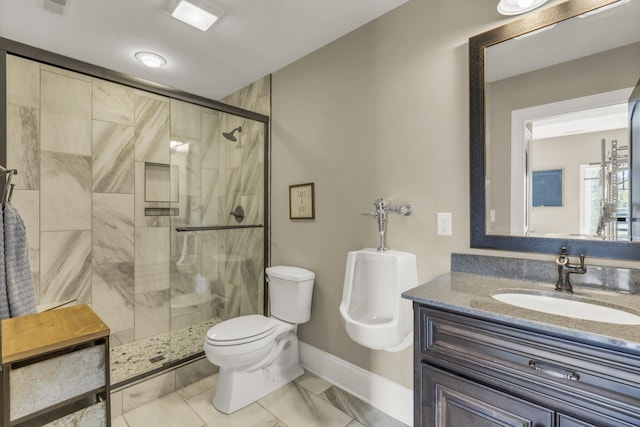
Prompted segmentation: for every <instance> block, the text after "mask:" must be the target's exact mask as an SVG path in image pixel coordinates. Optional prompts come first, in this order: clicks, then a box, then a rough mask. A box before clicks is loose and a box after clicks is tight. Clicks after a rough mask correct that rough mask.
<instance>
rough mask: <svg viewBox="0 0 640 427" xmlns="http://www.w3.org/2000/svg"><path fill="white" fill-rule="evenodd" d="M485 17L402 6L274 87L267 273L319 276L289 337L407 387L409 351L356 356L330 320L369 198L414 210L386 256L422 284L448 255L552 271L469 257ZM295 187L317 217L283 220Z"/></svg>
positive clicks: (367, 240) (470, 6) (371, 240)
mask: <svg viewBox="0 0 640 427" xmlns="http://www.w3.org/2000/svg"><path fill="white" fill-rule="evenodd" d="M553 3H554V2H550V3H549V4H553ZM555 3H557V2H555ZM496 5H497V0H479V1H466V0H450V1H439V2H434V1H427V0H412V1H410V2H408V3H406V4H405V5H403V6H401V7H399V8H398V9H396V10H394V11H391V12H390V13H388V14H386V15H384V16H383V17H381V18H379V19H378V20H376V21H374V22H372V23H370V24H368V25H366V26H364V27H362V28H360V29H358V30H356V31H354V32H352V33H350V34H348V35H347V36H345V37H343V38H341V39H339V40H337V41H335V42H334V43H332V44H330V45H328V46H326V47H324V48H322V49H319V50H318V51H316V52H314V53H312V54H310V55H308V56H307V57H305V58H302V59H300V60H299V61H297V62H295V63H293V64H290V65H289V66H287V67H285V68H283V69H281V70H279V71H278V72H276V73H274V74H273V76H272V153H273V163H272V184H271V189H272V200H271V213H272V224H273V228H272V247H271V249H272V264H280V263H284V264H292V265H298V266H302V267H306V268H309V269H311V270H313V271H315V272H316V274H317V279H316V287H315V289H314V295H313V296H314V300H313V305H312V315H311V320H310V321H309V322H308V323H306V324H304V325H301V326H300V327H299V336H300V338H301V340H302V341H304V342H307V343H309V344H311V345H313V346H315V347H318V348H320V349H322V350H324V351H327V352H329V353H331V354H334V355H336V356H337V357H340V358H342V359H345V360H347V361H349V362H352V363H354V364H356V365H358V366H360V367H362V368H364V369H367V370H370V371H373V372H375V373H377V374H379V375H382V376H384V377H386V378H389V379H391V380H393V381H395V382H397V383H399V384H402V385H404V386H406V387H412V384H413V379H412V364H413V355H412V352H411V349H407V350H404V351H402V352H400V353H388V352H384V351H373V350H369V349H366V348H364V347H361V346H359V345H358V344H356V343H354V342H353V341H351V340H350V339H349V337H348V336H347V334H346V332H345V331H344V328H343V326H342V324H341V320H340V315H339V312H338V306H339V304H340V300H341V296H342V282H343V277H344V270H345V263H346V256H347V252H348V251H350V250H355V249H359V248H363V247H374V246H376V244H377V239H376V226H375V223H374V222H373V220H372V219H371V218H368V217H363V216H360V213H361V212H368V211H370V210H371V209H372V205H371V204H372V202H373V201H374V199H376V198H378V197H387V198H391V199H393V200H394V201H396V202H411V203H412V204H413V206H414V214H413V215H412V216H409V217H399V216H392V217H391V219H390V223H389V227H388V233H389V235H388V244H389V246H390V247H391V248H393V249H397V250H403V251H409V252H414V253H416V254H417V257H418V269H419V279H420V281H421V282H424V281H427V280H429V279H431V278H432V277H434V276H435V275H438V274H441V273H444V272H446V271H448V270H449V261H450V254H451V252H454V251H455V252H467V253H469V252H472V253H484V254H493V255H505V256H517V257H530V258H541V259H551V256H540V255H528V254H520V253H518V254H513V253H508V252H495V251H480V250H471V249H470V248H469V173H468V168H469V166H468V165H469V154H468V153H469V125H468V123H469V113H468V111H469V102H468V96H469V91H468V71H467V70H468V43H467V42H468V38H469V37H470V36H473V35H476V34H478V33H481V32H483V31H486V30H489V29H491V28H493V27H495V26H498V25H500V24H503V23H505V22H507V21H508V20H509V19H510V18H505V17H501V16H500V15H498V13H497V12H496ZM304 182H315V185H316V219H315V221H291V220H289V216H288V188H289V185H292V184H299V183H304ZM437 212H452V213H453V236H451V237H443V236H437V235H436V213H437ZM589 261H591V262H593V261H592V260H589ZM609 264H614V263H609ZM617 264H624V263H622V262H617Z"/></svg>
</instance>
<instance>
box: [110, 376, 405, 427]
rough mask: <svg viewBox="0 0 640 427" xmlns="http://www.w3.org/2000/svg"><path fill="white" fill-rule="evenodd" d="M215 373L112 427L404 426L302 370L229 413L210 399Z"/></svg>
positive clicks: (115, 421)
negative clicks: (276, 387) (294, 379)
mask: <svg viewBox="0 0 640 427" xmlns="http://www.w3.org/2000/svg"><path fill="white" fill-rule="evenodd" d="M217 381H218V375H217V374H216V375H212V376H211V377H207V378H205V379H203V380H201V381H199V382H196V383H194V384H191V385H189V386H187V387H184V388H182V389H180V390H178V391H176V392H174V393H171V394H168V395H166V396H163V397H161V398H159V399H157V400H154V401H152V402H150V403H147V404H146V405H143V406H140V407H138V408H135V409H133V410H131V411H128V412H125V413H124V414H123V415H121V416H119V417H116V418H113V420H112V421H113V422H112V426H113V427H147V426H154V427H165V426H166V427H174V426H175V427H178V426H179V427H191V426H193V427H213V426H215V427H227V426H228V427H406V425H405V424H403V423H402V422H400V421H398V420H396V419H395V418H393V417H390V416H389V415H387V414H385V413H383V412H382V411H380V410H378V409H376V408H374V407H373V406H371V405H369V404H367V403H365V402H363V401H361V400H359V399H358V398H356V397H354V396H351V395H349V394H348V393H346V392H345V391H343V390H341V389H339V388H338V387H336V386H334V385H332V384H330V383H328V382H326V381H325V380H323V379H321V378H318V377H317V376H315V375H313V374H311V373H308V372H307V373H305V374H304V375H303V376H302V377H300V378H298V379H297V380H296V381H294V382H292V383H289V384H287V385H285V386H284V387H281V388H280V389H278V390H276V391H274V392H272V393H271V394H269V395H267V396H265V397H264V398H262V399H260V400H258V401H257V402H255V403H253V404H251V405H249V406H247V407H246V408H243V409H241V410H239V411H237V412H234V413H233V414H230V415H225V414H223V413H221V412H219V411H217V410H216V409H215V408H214V407H213V405H212V404H211V400H212V399H213V395H214V393H215V390H216V385H217Z"/></svg>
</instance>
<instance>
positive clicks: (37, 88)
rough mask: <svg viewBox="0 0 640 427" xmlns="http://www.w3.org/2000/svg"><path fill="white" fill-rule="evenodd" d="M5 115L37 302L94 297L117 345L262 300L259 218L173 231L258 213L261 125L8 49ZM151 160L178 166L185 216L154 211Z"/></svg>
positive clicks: (257, 306)
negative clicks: (230, 133)
mask: <svg viewBox="0 0 640 427" xmlns="http://www.w3.org/2000/svg"><path fill="white" fill-rule="evenodd" d="M259 86H260V88H259V89H258V91H257V92H255V90H252V91H250V92H248V93H247V94H249V95H252V96H249V98H254V99H253V101H254V102H255V104H256V106H257V105H258V104H259V103H260V102H263V103H264V98H260V96H259V94H260V93H262V89H261V88H262V87H263V86H264V85H263V84H262V83H261V84H260V85H259ZM260 100H261V101H260ZM7 124H8V126H7V164H8V166H9V167H11V168H15V169H18V175H17V176H16V177H15V178H14V182H15V183H16V189H15V191H14V195H13V204H14V206H16V208H17V209H18V210H19V212H20V213H21V215H22V216H23V218H24V220H25V224H26V226H27V237H28V240H29V250H30V257H31V267H32V271H33V276H34V286H35V288H36V295H37V299H38V303H39V304H45V303H51V302H58V301H67V300H71V299H77V300H78V302H79V303H86V304H90V305H92V307H93V309H94V310H95V311H96V312H97V313H98V314H99V315H100V317H101V318H102V319H103V320H104V321H105V322H106V323H107V324H108V325H109V327H110V328H111V331H112V345H118V344H120V343H127V342H131V341H134V340H137V339H140V338H145V337H149V336H153V335H157V334H160V333H164V332H167V331H169V330H172V329H179V328H182V327H186V326H189V325H192V324H194V323H199V322H203V321H206V320H209V319H211V318H214V317H221V318H226V317H232V316H235V315H238V314H245V313H250V312H259V311H260V310H261V307H262V298H263V296H262V286H261V284H262V283H263V281H262V280H263V269H264V260H263V257H262V252H263V237H262V231H261V230H260V229H255V230H249V231H245V230H243V231H240V232H235V233H234V232H206V233H177V232H175V227H176V226H179V225H209V224H231V223H232V221H234V219H233V217H232V216H230V215H229V212H231V210H233V208H234V207H235V205H237V204H242V205H243V206H244V207H245V210H246V215H247V218H246V219H245V223H246V224H256V223H262V220H261V218H262V217H263V202H262V200H263V197H264V194H263V193H264V191H263V187H264V176H263V175H264V174H263V173H262V172H261V171H262V170H263V169H264V149H263V144H262V139H263V135H264V128H263V126H262V124H261V123H257V122H253V121H251V120H246V119H242V118H239V117H235V116H232V115H227V114H223V113H219V112H217V111H214V110H210V109H205V108H201V107H198V106H195V105H192V104H188V103H185V102H181V101H177V100H173V99H169V98H165V97H161V96H157V95H154V94H151V93H147V92H144V91H139V90H135V89H132V88H129V87H125V86H122V85H118V84H114V83H110V82H107V81H103V80H99V79H95V78H91V77H88V76H85V75H82V74H78V73H73V72H69V71H65V70H62V69H58V68H55V67H51V66H47V65H43V64H40V63H37V62H34V61H30V60H26V59H22V58H18V57H13V56H11V55H8V56H7ZM236 126H242V127H243V132H242V135H241V138H240V141H239V143H231V142H229V141H226V140H224V139H223V138H222V135H221V133H222V131H225V130H231V129H233V128H234V127H236ZM170 141H177V142H181V143H183V145H180V146H178V147H174V148H171V145H176V144H175V143H173V144H170ZM145 162H153V163H162V164H169V163H171V164H172V165H178V171H179V200H178V202H177V206H178V207H179V208H180V210H179V216H177V217H171V219H170V217H166V216H161V217H158V216H156V217H151V216H145V211H144V208H145V206H147V207H148V206H150V205H151V206H152V204H149V203H146V204H145V200H144V199H145V197H144V179H145ZM256 171H260V172H258V173H256ZM203 254H204V255H203Z"/></svg>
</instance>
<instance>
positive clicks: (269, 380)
mask: <svg viewBox="0 0 640 427" xmlns="http://www.w3.org/2000/svg"><path fill="white" fill-rule="evenodd" d="M266 273H267V279H268V282H269V302H270V303H271V314H272V316H271V317H266V316H263V315H260V314H252V315H246V316H240V317H236V318H233V319H229V320H225V321H224V322H221V323H219V324H217V325H215V326H213V327H212V328H210V329H209V331H207V336H206V338H205V342H204V352H205V355H206V357H207V359H208V360H209V361H210V362H211V363H213V364H214V365H218V367H219V368H220V369H219V373H218V385H217V388H216V394H215V396H214V398H213V405H214V406H215V407H216V409H218V410H219V411H220V412H223V413H225V414H230V413H232V412H235V411H237V410H238V409H241V408H243V407H245V406H247V405H249V404H251V403H253V402H255V401H256V400H258V399H260V398H262V397H264V396H266V395H267V394H269V393H271V392H272V391H274V390H276V389H278V388H280V387H282V386H283V385H285V384H287V383H288V382H290V381H292V380H294V379H295V378H297V377H299V376H300V375H302V374H303V373H304V370H303V369H302V367H301V366H300V355H299V343H298V337H297V335H296V332H297V325H298V324H300V323H304V322H306V321H308V320H309V318H310V315H311V296H312V291H313V281H314V278H315V275H314V273H312V272H311V271H309V270H305V269H302V268H298V267H289V266H276V267H269V268H267V269H266Z"/></svg>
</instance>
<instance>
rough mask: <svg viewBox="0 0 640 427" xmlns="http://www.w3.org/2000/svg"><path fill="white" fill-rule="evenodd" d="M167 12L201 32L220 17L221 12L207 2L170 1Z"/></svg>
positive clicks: (191, 0) (196, 0) (193, 0)
mask: <svg viewBox="0 0 640 427" xmlns="http://www.w3.org/2000/svg"><path fill="white" fill-rule="evenodd" d="M167 12H169V14H171V16H173V17H174V18H176V19H178V20H180V21H182V22H184V23H186V24H189V25H191V26H192V27H196V28H197V29H199V30H201V31H207V30H208V29H209V27H211V26H212V25H213V23H214V22H216V21H217V20H218V18H219V17H221V16H222V11H221V10H220V9H218V8H217V7H215V6H213V5H212V4H211V3H210V2H209V1H207V0H189V1H187V0H177V1H172V2H170V3H169V8H168V9H167Z"/></svg>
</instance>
